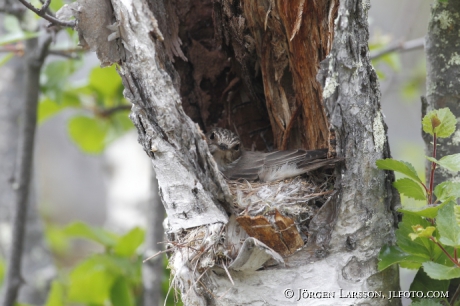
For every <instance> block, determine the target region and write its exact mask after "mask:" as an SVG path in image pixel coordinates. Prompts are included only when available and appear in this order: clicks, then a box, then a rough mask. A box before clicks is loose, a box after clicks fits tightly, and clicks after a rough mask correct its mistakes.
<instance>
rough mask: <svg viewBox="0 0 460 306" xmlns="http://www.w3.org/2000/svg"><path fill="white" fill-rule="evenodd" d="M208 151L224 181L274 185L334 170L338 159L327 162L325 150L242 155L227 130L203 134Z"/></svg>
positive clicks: (235, 137) (235, 138) (241, 151)
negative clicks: (325, 167) (270, 182)
mask: <svg viewBox="0 0 460 306" xmlns="http://www.w3.org/2000/svg"><path fill="white" fill-rule="evenodd" d="M206 142H207V143H208V147H209V151H210V152H211V154H212V156H213V157H214V160H215V161H216V163H217V166H218V167H219V170H220V171H221V172H222V174H224V176H225V177H226V178H227V179H230V180H237V179H246V180H249V181H256V180H260V181H263V182H269V181H276V180H281V179H286V178H290V177H294V176H297V175H300V174H303V173H306V172H309V171H312V170H315V169H318V168H321V167H324V166H333V165H334V164H335V162H337V161H339V160H341V159H340V158H331V159H327V152H328V150H327V149H319V150H311V151H306V150H301V149H298V150H287V151H274V152H269V153H264V152H257V151H245V150H244V148H243V146H242V145H241V141H240V138H239V137H238V136H237V135H235V133H233V132H232V131H230V130H226V129H223V128H213V129H211V131H209V132H208V133H207V134H206Z"/></svg>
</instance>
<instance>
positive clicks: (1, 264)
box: [0, 256, 6, 287]
mask: <svg viewBox="0 0 460 306" xmlns="http://www.w3.org/2000/svg"><path fill="white" fill-rule="evenodd" d="M5 272H6V265H5V261H4V260H3V258H2V257H1V256H0V287H1V285H2V283H3V279H4V278H5Z"/></svg>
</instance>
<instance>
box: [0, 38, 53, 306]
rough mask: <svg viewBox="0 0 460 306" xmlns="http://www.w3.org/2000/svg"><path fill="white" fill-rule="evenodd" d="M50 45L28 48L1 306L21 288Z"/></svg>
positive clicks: (31, 42)
mask: <svg viewBox="0 0 460 306" xmlns="http://www.w3.org/2000/svg"><path fill="white" fill-rule="evenodd" d="M50 43H51V36H49V37H48V38H47V39H45V41H44V42H43V44H42V45H39V43H38V39H37V38H33V39H29V40H27V41H26V42H25V44H26V55H27V61H26V88H25V90H26V92H27V93H26V94H25V97H26V98H25V99H26V100H25V103H24V107H23V110H22V114H21V117H20V138H19V146H18V155H17V156H18V159H17V162H16V169H17V174H16V179H15V182H14V184H13V188H14V190H15V193H16V203H15V205H14V216H13V225H12V240H11V241H12V245H11V248H10V250H9V261H8V272H7V274H6V278H5V283H4V295H3V300H2V301H1V305H2V306H13V305H14V304H15V302H16V298H17V295H18V291H19V288H20V286H21V283H22V282H23V281H22V277H21V262H22V254H23V249H24V238H25V227H26V220H27V209H28V201H29V191H30V180H31V176H32V175H31V173H32V168H33V162H32V157H33V150H34V139H35V128H36V122H37V103H38V96H39V93H40V83H39V80H40V70H41V67H42V66H43V62H44V60H45V57H46V55H47V50H48V48H49V45H50Z"/></svg>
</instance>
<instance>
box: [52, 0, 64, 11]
mask: <svg viewBox="0 0 460 306" xmlns="http://www.w3.org/2000/svg"><path fill="white" fill-rule="evenodd" d="M63 5H64V1H62V0H53V1H51V3H50V8H51V9H52V10H53V11H54V12H57V11H58V10H59V9H60V8H61V7H62V6H63Z"/></svg>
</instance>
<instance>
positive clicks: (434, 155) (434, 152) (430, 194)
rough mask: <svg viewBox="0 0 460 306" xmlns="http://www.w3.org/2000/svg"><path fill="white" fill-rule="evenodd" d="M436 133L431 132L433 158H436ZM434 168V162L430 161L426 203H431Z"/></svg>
mask: <svg viewBox="0 0 460 306" xmlns="http://www.w3.org/2000/svg"><path fill="white" fill-rule="evenodd" d="M436 142H437V138H436V133H434V134H433V158H436ZM435 170H436V163H435V162H431V173H430V186H429V187H430V192H429V194H428V204H432V203H433V188H434V171H435Z"/></svg>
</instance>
